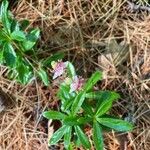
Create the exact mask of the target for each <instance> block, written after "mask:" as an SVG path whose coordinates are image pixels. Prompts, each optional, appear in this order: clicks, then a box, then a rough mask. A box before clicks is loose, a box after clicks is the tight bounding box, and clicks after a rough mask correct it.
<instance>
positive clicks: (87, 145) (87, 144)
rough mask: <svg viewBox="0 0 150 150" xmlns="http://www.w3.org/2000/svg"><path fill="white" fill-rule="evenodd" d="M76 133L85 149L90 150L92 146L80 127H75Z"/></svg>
mask: <svg viewBox="0 0 150 150" xmlns="http://www.w3.org/2000/svg"><path fill="white" fill-rule="evenodd" d="M75 132H76V134H77V136H78V138H79V140H80V141H81V143H82V145H83V146H84V147H85V149H90V147H91V145H90V142H89V140H88V137H87V136H86V135H85V134H84V133H83V131H82V130H81V128H80V127H79V126H75Z"/></svg>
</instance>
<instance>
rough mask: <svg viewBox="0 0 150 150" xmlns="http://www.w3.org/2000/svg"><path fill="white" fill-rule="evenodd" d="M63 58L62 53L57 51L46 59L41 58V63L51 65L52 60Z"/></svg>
mask: <svg viewBox="0 0 150 150" xmlns="http://www.w3.org/2000/svg"><path fill="white" fill-rule="evenodd" d="M63 58H64V53H62V52H58V53H56V54H54V55H52V56H50V57H48V58H46V59H44V60H43V62H42V64H43V66H51V62H52V61H58V60H61V59H63Z"/></svg>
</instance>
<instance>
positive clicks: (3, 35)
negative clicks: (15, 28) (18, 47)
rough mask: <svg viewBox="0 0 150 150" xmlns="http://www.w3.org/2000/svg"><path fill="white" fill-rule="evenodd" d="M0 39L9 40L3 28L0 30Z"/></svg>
mask: <svg viewBox="0 0 150 150" xmlns="http://www.w3.org/2000/svg"><path fill="white" fill-rule="evenodd" d="M0 40H1V41H7V40H9V39H8V37H7V33H6V32H5V30H3V29H1V30H0Z"/></svg>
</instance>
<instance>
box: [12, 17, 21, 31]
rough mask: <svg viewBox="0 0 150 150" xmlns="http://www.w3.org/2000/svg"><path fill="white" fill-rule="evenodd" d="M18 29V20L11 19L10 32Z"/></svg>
mask: <svg viewBox="0 0 150 150" xmlns="http://www.w3.org/2000/svg"><path fill="white" fill-rule="evenodd" d="M19 30H20V27H19V24H18V22H17V21H16V20H15V19H13V20H12V21H11V32H14V31H19Z"/></svg>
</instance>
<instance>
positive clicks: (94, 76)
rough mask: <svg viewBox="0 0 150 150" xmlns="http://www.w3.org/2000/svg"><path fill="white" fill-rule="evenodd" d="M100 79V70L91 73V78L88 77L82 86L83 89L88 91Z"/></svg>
mask: <svg viewBox="0 0 150 150" xmlns="http://www.w3.org/2000/svg"><path fill="white" fill-rule="evenodd" d="M101 79H102V73H101V72H100V71H96V72H95V73H94V74H92V76H91V78H90V79H88V81H87V82H86V84H85V86H84V90H85V91H89V90H90V89H92V88H93V86H94V85H95V84H96V83H97V82H98V81H99V80H101Z"/></svg>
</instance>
